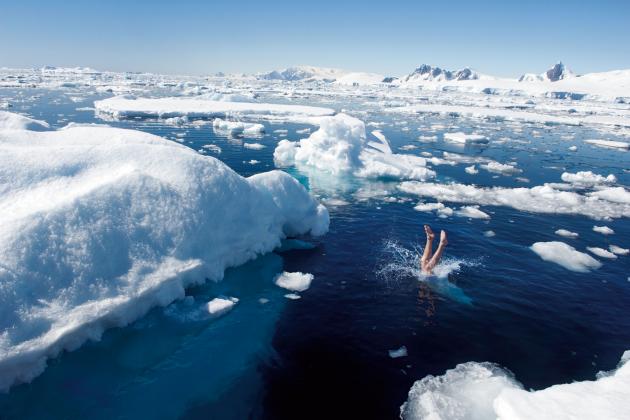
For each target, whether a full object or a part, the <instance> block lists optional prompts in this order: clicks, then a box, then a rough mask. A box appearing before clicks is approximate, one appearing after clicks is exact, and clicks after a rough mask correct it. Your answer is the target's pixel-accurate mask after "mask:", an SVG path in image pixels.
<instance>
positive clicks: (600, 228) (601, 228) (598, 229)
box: [593, 226, 615, 235]
mask: <svg viewBox="0 0 630 420" xmlns="http://www.w3.org/2000/svg"><path fill="white" fill-rule="evenodd" d="M593 232H597V233H601V234H602V235H612V234H614V233H615V231H614V230H612V229H611V228H609V227H608V226H593Z"/></svg>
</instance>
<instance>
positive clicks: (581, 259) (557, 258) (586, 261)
mask: <svg viewBox="0 0 630 420" xmlns="http://www.w3.org/2000/svg"><path fill="white" fill-rule="evenodd" d="M530 248H531V250H532V251H534V252H535V253H536V254H538V256H539V257H540V258H542V259H543V260H545V261H550V262H554V263H556V264H559V265H561V266H562V267H564V268H566V269H567V270H571V271H576V272H579V273H586V272H588V271H590V270H595V269H598V268H599V267H601V266H602V264H601V263H600V262H599V261H597V260H596V259H595V258H593V257H591V256H590V255H588V254H585V253H584V252H580V251H577V250H576V249H575V248H573V247H572V246H571V245H567V244H565V243H564V242H558V241H552V242H536V243H535V244H533V245H532V246H531V247H530Z"/></svg>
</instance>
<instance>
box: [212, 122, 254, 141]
mask: <svg viewBox="0 0 630 420" xmlns="http://www.w3.org/2000/svg"><path fill="white" fill-rule="evenodd" d="M212 126H213V127H214V129H215V130H217V131H223V132H226V133H230V134H231V135H233V136H236V135H241V136H244V137H247V136H254V137H257V136H259V135H260V134H262V133H264V132H265V126H264V125H262V124H256V123H244V122H241V121H226V120H223V119H221V118H215V119H214V121H213V122H212Z"/></svg>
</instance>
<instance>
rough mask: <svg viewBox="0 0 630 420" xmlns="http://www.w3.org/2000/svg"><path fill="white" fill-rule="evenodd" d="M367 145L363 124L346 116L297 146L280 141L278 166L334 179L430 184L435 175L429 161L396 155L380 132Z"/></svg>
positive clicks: (323, 121) (324, 120) (325, 120)
mask: <svg viewBox="0 0 630 420" xmlns="http://www.w3.org/2000/svg"><path fill="white" fill-rule="evenodd" d="M372 134H373V135H374V136H375V137H376V139H377V140H378V141H368V140H367V136H366V132H365V124H364V123H363V121H361V120H359V119H357V118H354V117H351V116H349V115H346V114H337V115H335V116H333V117H325V118H322V119H321V120H320V126H319V129H318V130H317V131H315V132H314V133H312V134H311V135H310V136H309V137H308V138H305V139H302V140H300V141H297V142H291V141H288V140H281V141H280V142H279V143H278V146H277V147H276V149H275V151H274V161H275V163H276V164H277V165H279V166H290V165H296V166H303V167H308V168H314V169H316V170H319V171H322V172H327V173H330V174H334V175H347V174H352V175H355V176H357V177H362V178H394V179H411V180H421V181H424V180H427V179H430V178H433V177H434V176H435V172H434V171H432V170H431V169H429V168H427V167H426V159H425V158H423V157H420V156H415V155H408V154H393V153H392V151H391V147H390V146H389V143H388V141H387V139H386V138H385V136H384V135H383V134H382V133H381V132H380V131H374V132H372Z"/></svg>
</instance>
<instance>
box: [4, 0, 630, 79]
mask: <svg viewBox="0 0 630 420" xmlns="http://www.w3.org/2000/svg"><path fill="white" fill-rule="evenodd" d="M629 22H630V1H625V0H624V1H620V0H618V1H612V0H610V1H605V0H602V1H588V0H575V1H564V0H556V1H553V0H548V1H537V0H534V1H525V0H523V1H518V2H512V1H502V2H500V1H483V0H477V1H475V0H467V1H458V0H449V1H448V2H443V1H438V0H434V1H432V2H426V1H396V0H391V1H387V2H378V3H376V2H368V1H345V2H343V1H341V0H337V1H329V0H318V1H311V2H298V1H258V2H255V1H248V0H245V1H243V0H240V1H239V0H237V1H225V0H224V1H220V2H211V1H205V2H204V1H194V0H176V1H162V0H155V1H152V2H143V1H136V2H132V1H127V2H123V1H119V0H110V1H107V2H105V1H98V2H97V1H91V2H90V1H74V0H65V1H55V0H48V1H29V0H19V1H13V0H0V66H8V67H32V66H41V65H44V64H50V65H57V66H90V67H94V68H97V69H101V70H120V71H122V70H129V71H153V72H163V73H182V74H184V73H187V74H207V73H212V72H216V71H226V72H239V71H242V72H257V71H266V70H271V69H275V68H282V67H287V66H291V65H297V64H310V65H317V66H326V67H339V68H346V69H350V70H361V71H373V72H379V73H384V74H387V75H400V74H405V73H409V72H410V71H411V70H413V69H414V68H415V67H416V66H418V65H419V64H422V63H428V64H436V65H439V66H442V67H445V68H461V67H464V66H471V67H473V68H475V69H477V70H478V71H481V72H483V73H489V74H495V75H501V76H518V75H519V74H521V73H523V72H536V73H539V72H542V71H543V70H545V69H546V68H548V67H549V66H550V65H551V64H553V63H554V62H556V61H558V60H562V61H563V62H564V63H565V64H567V66H568V67H570V68H572V69H573V70H574V71H576V72H578V73H587V72H592V71H606V70H613V69H620V68H630V29H629V27H630V23H629Z"/></svg>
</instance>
